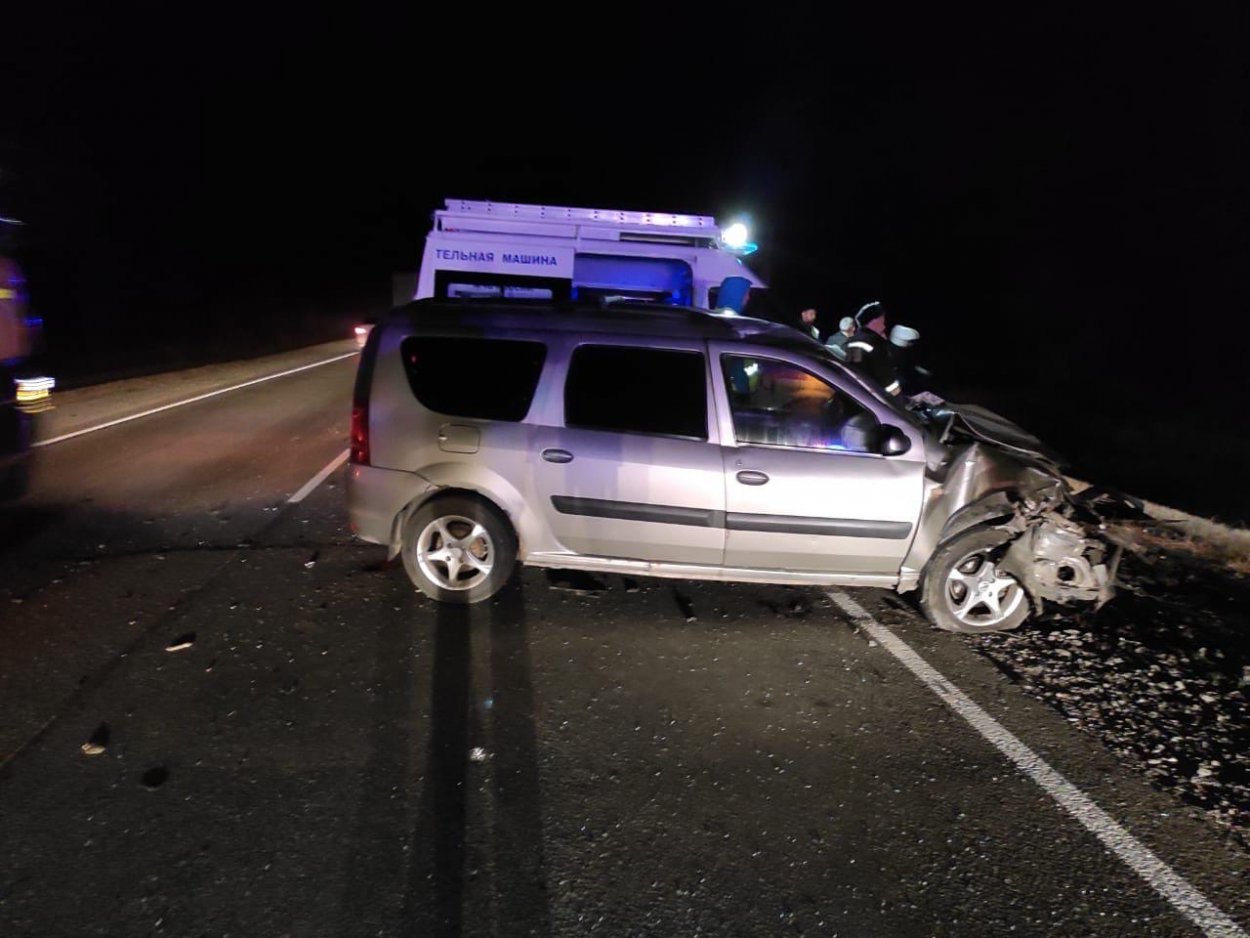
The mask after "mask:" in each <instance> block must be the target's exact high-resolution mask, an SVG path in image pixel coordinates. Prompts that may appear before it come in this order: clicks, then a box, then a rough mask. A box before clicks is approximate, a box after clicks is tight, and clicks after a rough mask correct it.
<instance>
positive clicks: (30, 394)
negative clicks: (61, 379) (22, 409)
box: [13, 377, 56, 403]
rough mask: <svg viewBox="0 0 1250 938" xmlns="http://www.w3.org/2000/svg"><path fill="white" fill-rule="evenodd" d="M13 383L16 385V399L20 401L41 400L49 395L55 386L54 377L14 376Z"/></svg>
mask: <svg viewBox="0 0 1250 938" xmlns="http://www.w3.org/2000/svg"><path fill="white" fill-rule="evenodd" d="M13 383H14V384H16V385H17V399H18V401H19V402H21V403H30V402H33V401H42V400H44V399H45V398H48V397H50V396H51V395H52V389H53V388H55V387H56V379H55V378H47V377H40V378H15V379H14V381H13Z"/></svg>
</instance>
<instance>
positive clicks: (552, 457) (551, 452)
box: [542, 449, 573, 463]
mask: <svg viewBox="0 0 1250 938" xmlns="http://www.w3.org/2000/svg"><path fill="white" fill-rule="evenodd" d="M542 457H543V459H545V460H547V462H554V463H566V462H572V461H573V454H572V453H570V452H569V451H568V450H567V449H545V450H543V451H542Z"/></svg>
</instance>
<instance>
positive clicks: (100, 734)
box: [82, 723, 109, 756]
mask: <svg viewBox="0 0 1250 938" xmlns="http://www.w3.org/2000/svg"><path fill="white" fill-rule="evenodd" d="M108 746H109V725H108V724H107V723H101V724H100V725H99V726H97V727H96V729H95V732H94V733H92V734H91V736H90V737H88V739H87V741H86V742H85V743H83V744H82V751H83V755H87V756H98V755H102V754H103V752H104V750H106V749H108Z"/></svg>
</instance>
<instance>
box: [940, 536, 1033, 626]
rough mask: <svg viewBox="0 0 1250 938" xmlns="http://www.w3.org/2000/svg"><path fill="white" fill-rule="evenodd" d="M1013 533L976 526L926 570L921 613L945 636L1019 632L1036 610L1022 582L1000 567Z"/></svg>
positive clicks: (949, 544)
mask: <svg viewBox="0 0 1250 938" xmlns="http://www.w3.org/2000/svg"><path fill="white" fill-rule="evenodd" d="M1012 538H1013V534H1012V533H1011V532H1010V531H1005V530H1003V529H1002V528H996V527H992V526H990V525H977V526H976V527H973V528H969V529H968V530H966V531H962V532H960V533H959V534H957V535H955V536H954V537H953V538H951V539H950V540H949V541H946V542H945V543H944V544H941V545H940V546H939V547H938V549H937V550H936V551H934V553H933V556H932V557H931V558H930V559H929V563H928V565H927V566H926V567H925V573H924V580H923V582H922V584H921V587H920V608H921V609H923V610H924V613H925V615H926V616H927V617H928V619H929V621H930V622H931V623H933V625H934V626H936V627H937V628H939V629H943V630H944V631H947V632H965V633H971V634H977V633H982V632H1003V631H1007V630H1008V629H1015V628H1019V627H1020V625H1021V623H1023V622H1024V621H1025V620H1026V619H1027V618H1028V617H1029V612H1030V611H1031V609H1032V605H1031V601H1032V599H1031V597H1030V596H1029V594H1028V592H1027V591H1026V590H1025V588H1024V586H1023V585H1022V584H1021V583H1020V580H1019V578H1018V577H1017V576H1015V575H1014V574H1013V573H1012V572H1011V571H1010V570H1006V569H1004V568H1003V567H1002V566H1001V563H1002V555H1003V554H1004V553H1005V551H1006V546H1007V544H1008V542H1010V541H1011V540H1012Z"/></svg>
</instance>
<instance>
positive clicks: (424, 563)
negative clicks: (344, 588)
mask: <svg viewBox="0 0 1250 938" xmlns="http://www.w3.org/2000/svg"><path fill="white" fill-rule="evenodd" d="M400 554H401V556H402V557H403V561H404V570H405V571H407V573H408V578H409V579H410V580H412V582H413V584H414V585H415V586H416V587H417V589H419V590H420V591H421V592H423V593H425V594H426V595H427V596H429V597H430V598H432V599H437V600H439V601H440V602H445V603H458V604H463V603H476V602H481V601H482V600H484V599H489V598H490V597H491V596H493V595H495V593H497V592H499V590H500V589H501V588H502V587H503V585H504V584H505V583H507V582H508V578H509V577H510V576H511V575H512V571H513V568H514V567H515V566H516V535H515V534H514V533H513V531H512V526H511V525H510V524H509V523H508V520H507V518H505V517H504V515H503V512H501V511H500V510H499V509H498V508H496V507H495V506H494V505H491V504H490V503H489V502H485V501H482V500H480V499H476V498H471V497H469V496H465V495H448V496H445V497H443V498H436V499H434V500H433V501H430V502H427V503H426V504H424V505H422V506H421V507H420V508H418V509H417V510H416V511H415V512H413V513H412V515H411V516H410V517H409V518H408V521H407V522H406V523H405V524H404V530H403V547H402V548H401V550H400Z"/></svg>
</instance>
